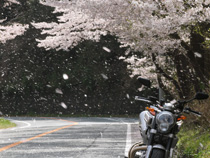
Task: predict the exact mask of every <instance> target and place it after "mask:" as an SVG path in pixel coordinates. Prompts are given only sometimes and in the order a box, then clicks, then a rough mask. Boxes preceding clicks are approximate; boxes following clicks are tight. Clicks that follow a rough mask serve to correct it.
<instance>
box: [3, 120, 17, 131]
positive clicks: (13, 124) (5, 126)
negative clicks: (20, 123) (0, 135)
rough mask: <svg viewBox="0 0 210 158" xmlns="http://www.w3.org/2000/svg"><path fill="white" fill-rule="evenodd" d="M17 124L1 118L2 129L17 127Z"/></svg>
mask: <svg viewBox="0 0 210 158" xmlns="http://www.w3.org/2000/svg"><path fill="white" fill-rule="evenodd" d="M15 126H16V124H15V123H12V122H10V121H9V120H6V119H4V118H0V129H5V128H11V127H15Z"/></svg>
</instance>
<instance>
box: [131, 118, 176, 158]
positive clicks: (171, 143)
mask: <svg viewBox="0 0 210 158" xmlns="http://www.w3.org/2000/svg"><path fill="white" fill-rule="evenodd" d="M155 120H156V117H155V118H154V119H153V122H152V129H151V130H150V138H149V141H148V145H145V144H143V143H141V142H140V143H136V144H134V145H133V146H132V147H131V148H130V151H129V154H128V158H134V157H135V154H136V152H137V151H146V155H145V158H150V157H151V154H152V150H153V149H160V150H164V151H165V156H164V158H172V155H173V148H174V147H175V146H176V143H177V141H178V139H177V138H176V137H174V134H169V135H168V137H169V140H168V144H167V146H166V148H165V147H164V146H163V145H161V144H155V145H153V142H154V136H155V134H157V130H156V123H155V122H156V121H155Z"/></svg>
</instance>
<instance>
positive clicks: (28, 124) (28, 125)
mask: <svg viewBox="0 0 210 158" xmlns="http://www.w3.org/2000/svg"><path fill="white" fill-rule="evenodd" d="M8 120H11V121H12V122H21V123H25V124H27V125H26V126H22V127H14V128H11V129H10V130H16V129H18V128H28V127H30V126H31V124H30V123H28V122H26V121H17V120H13V119H8Z"/></svg>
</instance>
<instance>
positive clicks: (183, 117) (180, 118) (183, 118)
mask: <svg viewBox="0 0 210 158" xmlns="http://www.w3.org/2000/svg"><path fill="white" fill-rule="evenodd" d="M186 119H187V117H186V116H183V115H182V116H180V117H179V118H177V121H180V120H186Z"/></svg>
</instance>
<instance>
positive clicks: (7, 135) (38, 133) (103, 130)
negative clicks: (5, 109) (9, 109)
mask: <svg viewBox="0 0 210 158" xmlns="http://www.w3.org/2000/svg"><path fill="white" fill-rule="evenodd" d="M7 119H10V120H11V121H13V122H15V123H16V124H17V125H18V126H17V127H15V128H10V129H4V130H0V158H124V157H125V156H126V155H127V152H128V148H129V147H130V146H131V145H132V144H133V143H135V142H137V141H139V140H140V135H139V130H138V120H137V119H129V118H99V117H97V118H96V117H94V118H62V119H60V118H30V117H11V118H7Z"/></svg>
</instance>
